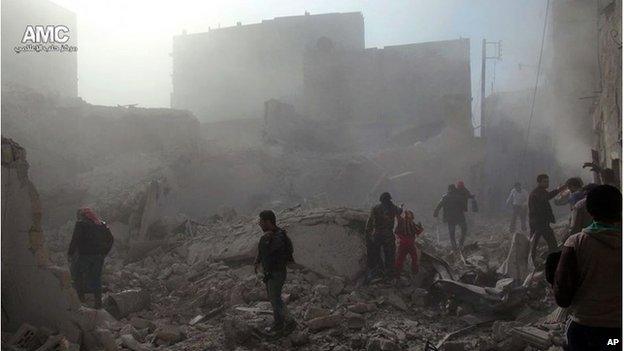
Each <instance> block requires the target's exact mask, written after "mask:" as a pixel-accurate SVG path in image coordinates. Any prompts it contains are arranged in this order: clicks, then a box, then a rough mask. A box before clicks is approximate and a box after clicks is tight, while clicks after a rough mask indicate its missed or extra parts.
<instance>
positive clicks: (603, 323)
mask: <svg viewBox="0 0 624 351" xmlns="http://www.w3.org/2000/svg"><path fill="white" fill-rule="evenodd" d="M585 201H586V207H587V211H588V212H589V214H590V215H591V216H592V217H593V222H592V224H591V225H590V226H588V227H586V228H585V229H583V230H582V231H581V232H580V233H577V234H574V235H572V236H570V237H569V238H568V239H567V240H566V242H565V244H564V246H563V251H562V252H561V258H560V259H559V263H558V265H557V270H556V271H555V279H554V284H553V288H554V292H555V300H556V301H557V305H559V306H561V307H564V308H569V311H570V315H571V317H572V321H571V323H570V324H569V326H568V328H567V331H566V334H567V339H568V350H571V351H577V350H612V349H613V350H620V349H621V345H619V344H613V342H614V340H621V339H620V338H621V335H622V194H621V193H620V191H619V190H618V189H617V188H615V187H613V186H610V185H600V186H597V187H594V188H593V189H592V190H590V191H589V193H588V194H587V197H586V199H585ZM609 340H611V344H609Z"/></svg>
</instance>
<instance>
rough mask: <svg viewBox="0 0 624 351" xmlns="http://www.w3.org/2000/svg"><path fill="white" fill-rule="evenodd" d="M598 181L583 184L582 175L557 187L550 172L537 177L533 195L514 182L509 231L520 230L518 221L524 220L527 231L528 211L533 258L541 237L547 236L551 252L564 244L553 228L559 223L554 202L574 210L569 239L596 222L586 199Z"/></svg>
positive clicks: (545, 237) (522, 222)
mask: <svg viewBox="0 0 624 351" xmlns="http://www.w3.org/2000/svg"><path fill="white" fill-rule="evenodd" d="M596 186H597V185H596V184H587V185H584V184H583V180H581V178H579V177H573V178H569V179H568V180H566V182H565V183H564V184H563V185H562V186H559V187H557V188H556V189H553V190H548V188H549V187H550V179H549V177H548V175H547V174H540V175H538V176H537V185H536V187H535V189H533V191H531V193H530V194H529V193H528V192H527V191H526V190H525V189H523V188H522V185H521V184H520V183H516V184H514V187H513V188H512V189H511V192H510V194H509V197H508V198H507V202H506V203H507V205H508V206H509V205H511V207H512V215H511V221H510V223H509V231H510V232H512V233H514V232H515V231H516V222H517V221H518V219H519V220H520V225H521V230H522V231H523V232H526V230H527V225H526V222H527V221H526V219H527V214H528V217H529V232H528V235H529V239H530V240H531V248H530V253H531V259H532V260H535V254H536V251H537V246H538V244H539V240H540V239H544V241H545V242H546V244H547V245H548V252H553V251H556V250H557V249H558V248H559V246H560V245H558V243H557V239H556V237H555V234H554V232H553V230H552V228H551V227H550V225H551V224H552V223H554V222H555V216H554V213H553V209H552V207H551V205H550V201H551V200H553V202H554V204H555V205H558V206H567V207H569V209H570V218H569V230H568V234H567V235H566V237H564V238H563V239H564V240H563V241H565V239H566V238H567V237H568V236H570V235H572V234H576V233H578V232H580V231H581V230H582V229H583V228H585V227H587V226H588V225H590V224H591V222H592V217H591V216H590V215H589V213H588V212H587V209H586V206H585V198H586V196H587V194H588V193H589V191H590V190H591V189H593V188H595V187H596Z"/></svg>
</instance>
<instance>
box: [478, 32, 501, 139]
mask: <svg viewBox="0 0 624 351" xmlns="http://www.w3.org/2000/svg"><path fill="white" fill-rule="evenodd" d="M488 44H490V45H494V46H495V47H496V56H487V45H488ZM502 56H503V52H502V41H495V42H488V41H487V40H485V39H483V42H482V45H481V137H482V138H483V137H485V130H486V126H487V122H486V118H485V61H486V60H490V59H495V60H500V59H501V58H502Z"/></svg>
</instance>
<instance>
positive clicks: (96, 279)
mask: <svg viewBox="0 0 624 351" xmlns="http://www.w3.org/2000/svg"><path fill="white" fill-rule="evenodd" d="M112 246H113V235H112V234H111V232H110V230H109V229H108V226H107V225H106V223H104V222H103V221H101V220H100V219H99V218H98V216H97V215H96V214H95V213H94V212H93V211H92V210H91V209H90V208H81V209H79V210H78V212H77V213H76V225H75V226H74V234H73V236H72V239H71V242H70V244H69V249H68V250H67V257H68V259H69V261H70V263H71V266H70V271H71V273H72V280H73V281H74V288H75V289H76V292H77V293H78V297H79V298H80V301H82V302H84V301H85V298H84V295H85V293H92V294H93V295H94V297H95V308H97V309H100V308H102V267H103V265H104V258H105V257H106V255H108V253H109V252H110V250H111V248H112Z"/></svg>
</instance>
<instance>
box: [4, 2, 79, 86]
mask: <svg viewBox="0 0 624 351" xmlns="http://www.w3.org/2000/svg"><path fill="white" fill-rule="evenodd" d="M29 25H30V26H34V25H42V26H48V25H63V26H66V27H67V29H68V30H69V32H67V33H64V36H67V37H69V40H67V41H66V42H65V43H63V44H64V45H67V46H72V47H76V43H77V39H78V38H77V27H76V14H75V13H73V12H71V11H69V10H67V9H65V8H63V7H61V6H58V5H56V4H55V3H53V2H51V1H48V0H2V86H3V88H4V89H9V88H17V89H20V88H26V89H32V90H34V91H39V92H45V93H53V94H59V95H62V96H69V97H75V96H77V95H78V73H77V70H78V68H77V52H76V51H72V52H69V51H63V52H60V51H53V52H45V51H39V52H19V53H18V52H17V51H19V50H16V48H17V49H19V47H21V46H24V45H25V43H22V42H21V41H22V38H23V37H24V33H25V31H26V28H27V26H29ZM43 45H46V43H43Z"/></svg>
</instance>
